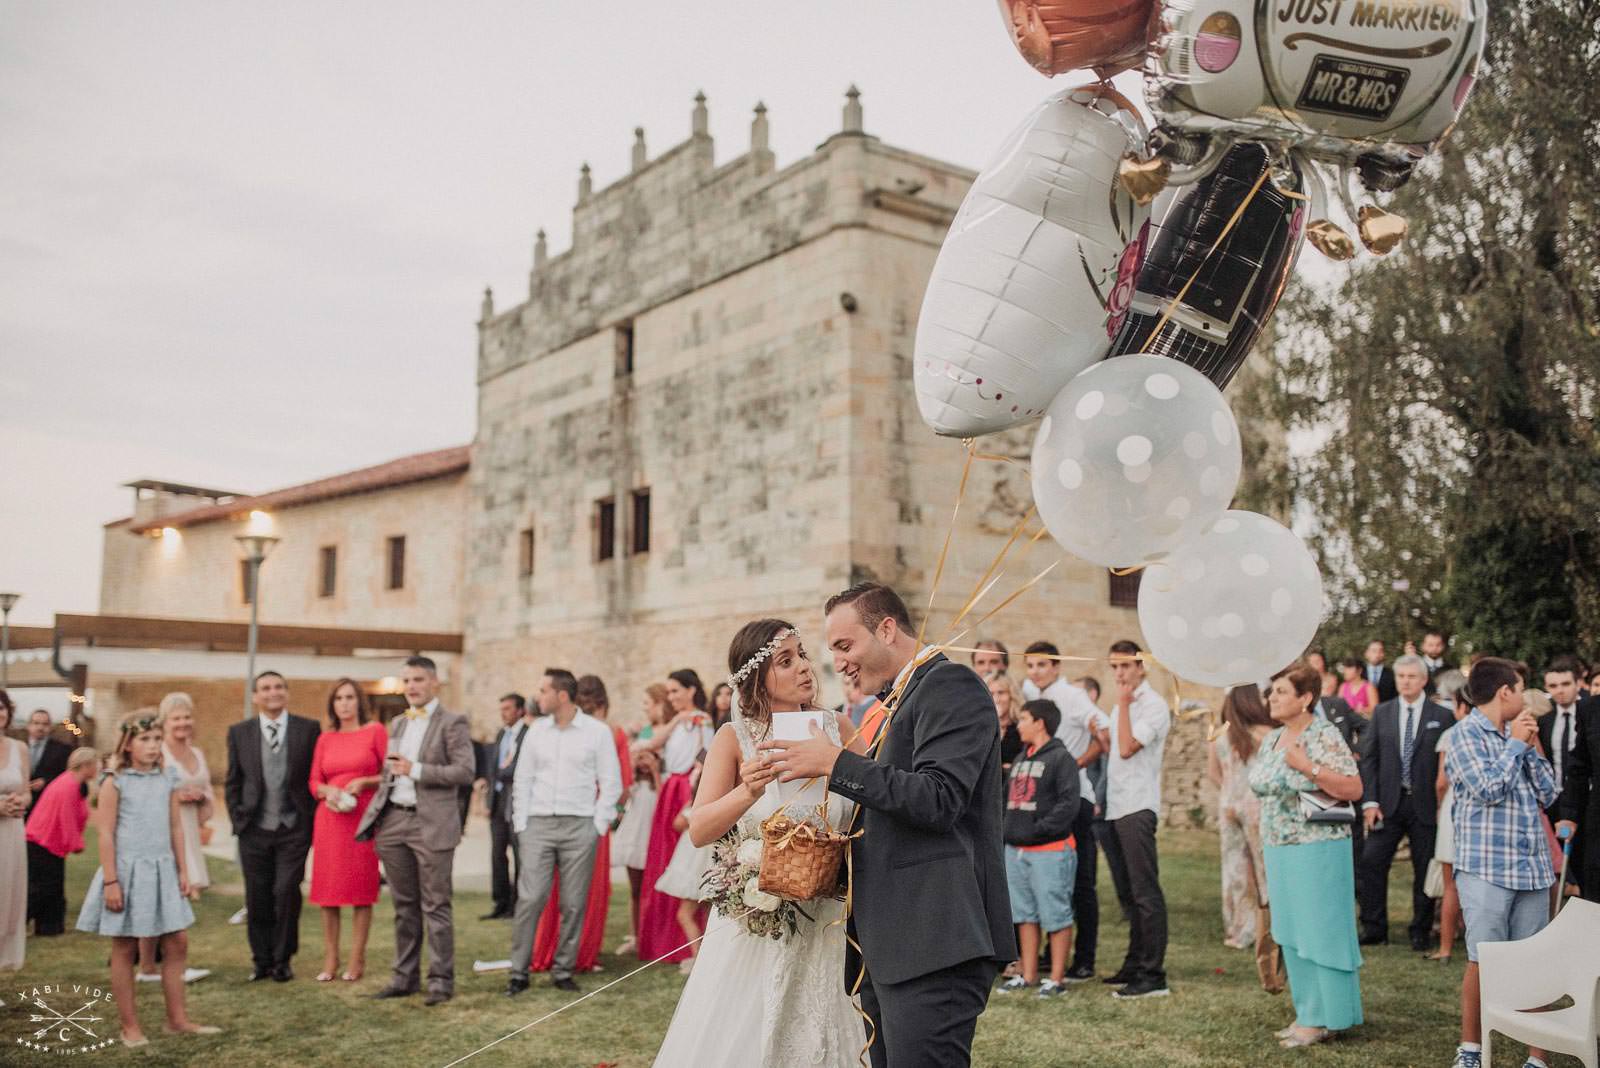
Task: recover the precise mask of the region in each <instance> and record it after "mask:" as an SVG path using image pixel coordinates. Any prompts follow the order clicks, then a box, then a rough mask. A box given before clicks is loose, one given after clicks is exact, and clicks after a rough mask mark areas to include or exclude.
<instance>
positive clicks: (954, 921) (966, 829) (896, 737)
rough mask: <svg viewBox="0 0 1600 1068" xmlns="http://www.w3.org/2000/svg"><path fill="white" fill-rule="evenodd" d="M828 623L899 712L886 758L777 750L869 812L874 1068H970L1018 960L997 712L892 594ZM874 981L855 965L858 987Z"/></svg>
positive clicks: (865, 686)
mask: <svg viewBox="0 0 1600 1068" xmlns="http://www.w3.org/2000/svg"><path fill="white" fill-rule="evenodd" d="M827 617H828V618H827V638H828V648H829V649H830V650H831V651H832V652H833V662H834V666H835V668H836V669H837V670H838V671H839V673H840V674H841V675H843V676H844V678H845V679H846V680H847V681H850V682H853V683H855V684H856V685H858V686H859V687H860V688H861V690H862V692H864V693H873V692H878V693H879V696H880V697H883V698H885V699H886V700H887V702H888V704H889V706H890V707H891V708H893V709H894V711H893V712H892V713H891V715H890V718H889V722H888V726H887V728H885V730H884V732H883V735H882V741H881V744H880V745H879V746H878V747H877V749H876V750H875V751H872V752H869V754H868V755H866V756H862V755H860V754H857V753H852V752H849V751H848V750H844V749H840V748H839V747H838V746H835V745H833V744H831V743H830V742H828V740H827V739H826V738H823V737H820V736H813V737H812V738H810V739H808V740H806V741H802V742H767V743H765V744H763V745H762V747H761V748H762V749H763V750H766V751H767V752H768V753H770V754H771V758H772V760H773V765H774V767H776V768H777V770H778V772H779V775H780V777H781V778H782V779H783V780H785V781H788V780H793V779H804V778H810V777H812V776H827V777H828V779H829V783H828V788H829V789H830V790H832V791H834V792H835V793H838V794H841V795H843V796H845V797H848V798H851V799H853V800H855V801H856V802H858V803H859V804H860V805H861V808H862V812H863V814H864V819H863V820H862V821H861V822H860V826H861V828H862V830H863V831H864V832H865V833H864V834H863V836H862V838H861V840H860V844H859V846H858V847H855V848H854V865H855V867H854V879H855V884H854V891H853V901H854V905H853V910H852V913H851V917H850V924H849V932H850V935H851V938H852V939H854V940H855V941H856V942H858V943H859V944H860V946H861V955H862V956H864V957H865V969H864V971H865V978H864V979H862V980H861V986H860V993H861V1005H862V1008H863V1009H865V1010H866V1013H867V1015H868V1016H870V1017H871V1018H872V1024H873V1027H874V1029H875V1034H874V1036H873V1042H872V1050H871V1052H872V1064H873V1068H888V1066H893V1068H946V1066H958V1065H967V1064H970V1063H971V1060H972V1033H973V1030H974V1029H975V1028H976V1027H977V1023H978V1014H979V1013H981V1012H982V1011H983V1007H984V1004H985V1003H986V1002H987V1000H988V997H989V987H990V985H991V984H992V983H993V982H994V978H995V975H996V974H997V973H998V972H999V970H1000V968H1001V967H1002V966H1003V965H1004V964H1005V963H1006V962H1007V961H1011V960H1014V959H1016V956H1017V946H1016V940H1015V935H1014V932H1013V929H1012V926H1011V905H1010V902H1009V899H1008V898H1007V895H1006V873H1005V862H1004V857H1003V853H1002V848H1003V846H1002V839H1001V823H1002V820H1003V817H1004V804H1005V802H1004V794H1003V792H1002V787H1001V778H1000V731H999V725H998V720H997V719H996V718H995V711H994V703H993V702H992V701H991V700H990V698H989V690H988V687H987V686H985V685H984V683H983V681H982V680H981V679H979V678H978V676H977V675H976V674H974V673H973V672H972V671H971V669H969V668H967V667H966V666H964V665H961V664H957V663H955V662H953V661H950V660H947V659H946V658H945V657H944V656H943V655H942V654H931V655H930V650H927V649H922V650H919V649H918V647H917V639H916V633H915V631H914V630H913V629H912V627H911V614H910V613H909V612H908V611H907V610H906V606H905V602H904V601H902V600H901V599H900V597H899V595H898V594H896V593H895V592H894V591H893V590H891V589H890V588H889V587H887V586H884V585H881V584H879V583H875V582H867V583H861V584H859V585H855V586H852V587H850V588H849V589H848V590H845V591H844V592H843V593H840V594H838V595H837V596H835V597H833V598H831V599H830V600H829V601H828V604H827ZM895 691H898V693H896V692H895ZM862 972H863V967H862V962H861V959H860V957H858V956H857V954H856V952H855V951H854V950H853V949H851V950H849V951H847V952H846V954H845V982H846V985H847V987H849V988H850V989H852V990H854V989H855V985H856V980H857V976H858V975H861V974H862Z"/></svg>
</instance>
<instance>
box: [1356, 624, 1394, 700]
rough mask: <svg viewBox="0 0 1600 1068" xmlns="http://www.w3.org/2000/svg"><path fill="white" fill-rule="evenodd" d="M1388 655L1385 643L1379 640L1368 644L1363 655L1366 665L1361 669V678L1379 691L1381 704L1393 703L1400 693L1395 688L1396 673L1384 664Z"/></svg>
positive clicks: (1375, 639)
mask: <svg viewBox="0 0 1600 1068" xmlns="http://www.w3.org/2000/svg"><path fill="white" fill-rule="evenodd" d="M1386 655H1387V653H1386V652H1385V650H1384V647H1383V642H1382V641H1381V640H1380V639H1377V638H1374V639H1372V640H1371V641H1370V642H1368V643H1367V651H1366V652H1365V653H1364V654H1362V656H1363V659H1365V660H1366V664H1365V665H1364V666H1363V667H1362V669H1361V677H1362V678H1364V679H1366V680H1367V681H1368V682H1370V683H1372V686H1373V688H1374V689H1376V690H1377V691H1378V703H1379V704H1382V703H1383V702H1385V701H1393V700H1394V699H1395V698H1396V697H1397V696H1399V692H1400V691H1399V690H1398V689H1396V688H1395V679H1394V672H1393V671H1392V670H1390V668H1389V665H1387V664H1385V663H1384V662H1383V658H1384V657H1385V656H1386Z"/></svg>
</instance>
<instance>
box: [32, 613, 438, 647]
mask: <svg viewBox="0 0 1600 1068" xmlns="http://www.w3.org/2000/svg"><path fill="white" fill-rule="evenodd" d="M35 629H40V628H35ZM249 629H250V628H249V626H248V624H245V623H228V622H223V621H221V620H210V619H161V618H156V617H153V616H96V615H74V614H58V615H57V616H56V625H55V634H57V635H59V636H60V638H61V640H62V641H82V642H95V641H101V642H118V643H138V644H143V645H155V646H160V645H169V644H171V645H179V644H181V645H201V646H211V645H226V646H234V647H237V648H243V647H244V645H245V643H246V641H248V637H249ZM47 644H48V643H47ZM318 647H329V648H340V649H403V650H427V651H431V652H437V653H459V652H461V650H462V641H461V635H460V634H451V633H447V632H444V631H410V630H356V629H351V628H345V627H305V626H287V625H281V624H270V623H266V624H262V625H261V627H260V630H259V634H258V636H257V648H258V649H261V650H263V651H270V650H284V649H315V648H318Z"/></svg>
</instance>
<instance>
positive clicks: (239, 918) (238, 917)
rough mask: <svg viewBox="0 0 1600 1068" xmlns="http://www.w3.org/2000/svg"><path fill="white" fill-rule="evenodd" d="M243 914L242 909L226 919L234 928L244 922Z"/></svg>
mask: <svg viewBox="0 0 1600 1068" xmlns="http://www.w3.org/2000/svg"><path fill="white" fill-rule="evenodd" d="M244 912H245V910H244V909H240V910H239V911H238V912H235V913H234V914H233V915H232V916H229V917H228V923H229V924H230V925H232V926H234V927H237V926H239V925H240V924H241V923H243V922H244Z"/></svg>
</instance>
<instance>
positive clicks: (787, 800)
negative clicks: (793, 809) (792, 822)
mask: <svg viewBox="0 0 1600 1068" xmlns="http://www.w3.org/2000/svg"><path fill="white" fill-rule="evenodd" d="M827 714H828V713H826V712H774V713H773V714H772V740H773V741H775V742H803V741H805V740H806V739H807V738H810V737H811V725H812V724H813V723H815V724H816V725H817V729H818V730H822V729H823V718H822V717H823V716H826V715H827ZM807 782H808V780H806V779H795V780H794V781H793V782H780V783H779V784H778V797H779V798H781V799H782V801H783V807H784V808H788V807H790V806H791V805H795V804H800V805H803V806H816V805H820V804H822V802H823V801H824V800H826V799H827V796H828V783H827V780H826V779H818V780H817V781H815V782H812V783H810V785H807Z"/></svg>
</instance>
